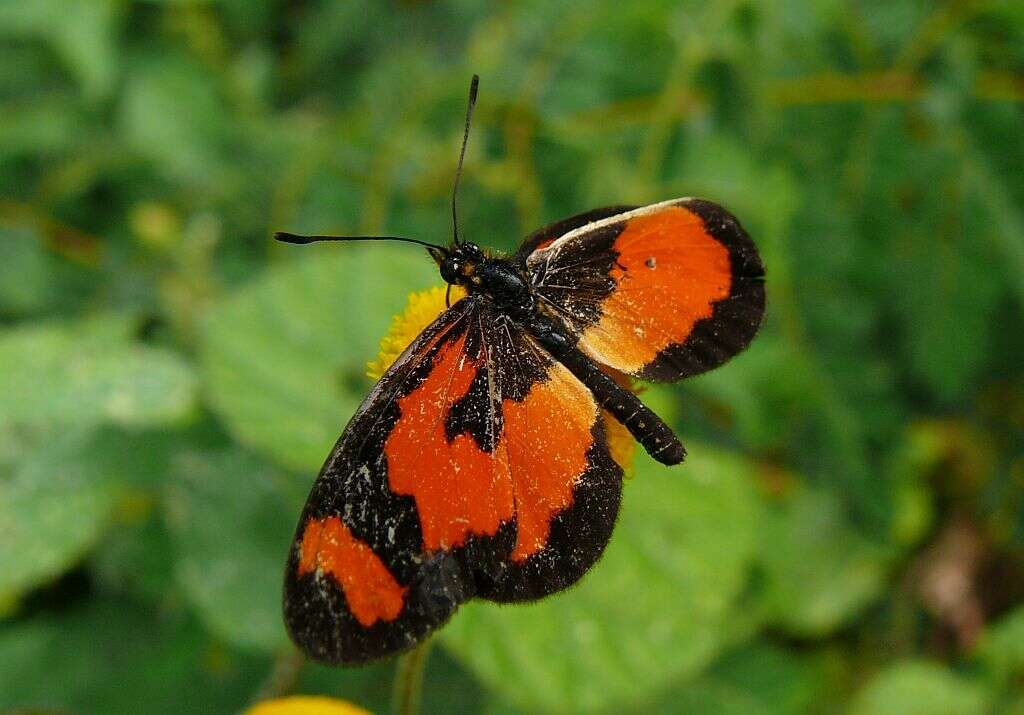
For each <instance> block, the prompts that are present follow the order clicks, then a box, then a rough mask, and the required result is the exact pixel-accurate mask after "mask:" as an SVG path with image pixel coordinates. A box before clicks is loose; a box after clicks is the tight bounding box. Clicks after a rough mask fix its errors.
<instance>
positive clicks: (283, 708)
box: [245, 695, 370, 715]
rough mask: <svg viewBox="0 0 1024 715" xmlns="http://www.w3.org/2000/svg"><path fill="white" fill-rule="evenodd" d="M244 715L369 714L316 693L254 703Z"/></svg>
mask: <svg viewBox="0 0 1024 715" xmlns="http://www.w3.org/2000/svg"><path fill="white" fill-rule="evenodd" d="M245 715H370V712H369V711H367V710H363V709H362V708H359V707H356V706H355V705H353V704H351V703H347V702H345V701H344V700H335V699H334V698H328V697H323V696H317V695H293V696H291V697H287V698H276V699H274V700H264V701H263V702H261V703H256V704H255V705H253V706H252V707H251V708H249V709H248V710H246V711H245Z"/></svg>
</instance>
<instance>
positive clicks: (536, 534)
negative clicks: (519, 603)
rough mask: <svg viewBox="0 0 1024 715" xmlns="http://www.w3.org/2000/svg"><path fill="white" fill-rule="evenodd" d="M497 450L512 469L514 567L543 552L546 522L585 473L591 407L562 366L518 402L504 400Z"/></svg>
mask: <svg viewBox="0 0 1024 715" xmlns="http://www.w3.org/2000/svg"><path fill="white" fill-rule="evenodd" d="M504 410H505V431H504V433H503V435H502V440H503V444H504V445H505V449H506V451H507V454H508V463H509V464H510V465H511V466H512V469H513V475H514V480H515V493H516V521H517V524H518V526H519V532H518V536H517V538H516V545H515V548H514V549H513V551H512V559H513V560H514V561H522V560H523V559H526V558H528V557H530V556H532V555H533V554H535V553H537V552H538V551H540V550H541V549H543V548H544V545H545V544H546V543H547V538H548V534H549V532H550V530H551V519H552V518H553V517H554V516H555V515H556V514H557V513H558V512H560V511H562V510H563V509H567V508H568V507H569V505H570V504H572V494H573V488H574V487H575V486H576V481H577V480H578V479H579V477H580V476H581V475H582V474H583V472H585V471H586V469H587V451H588V450H589V449H590V446H591V444H592V443H593V437H592V436H591V432H590V431H591V429H592V428H593V426H594V421H595V420H596V419H597V405H596V404H595V403H594V398H593V396H592V395H591V394H590V392H589V391H588V390H587V389H586V387H584V386H583V384H582V383H581V382H580V381H579V380H577V379H576V378H575V377H574V376H573V374H572V373H570V372H569V371H568V370H567V369H566V368H565V367H564V366H563V365H561V364H559V363H554V364H553V365H552V366H551V367H550V369H549V372H548V379H547V380H546V381H544V382H538V383H537V384H535V385H534V386H533V388H532V389H531V390H530V392H529V394H527V396H526V399H524V400H523V401H522V402H514V401H512V400H505V402H504Z"/></svg>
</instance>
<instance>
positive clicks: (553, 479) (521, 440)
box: [284, 298, 621, 663]
mask: <svg viewBox="0 0 1024 715" xmlns="http://www.w3.org/2000/svg"><path fill="white" fill-rule="evenodd" d="M620 492H621V470H620V468H619V467H618V465H616V464H615V463H614V462H613V461H612V460H611V458H610V456H609V455H608V450H607V445H606V443H605V440H604V434H603V429H602V424H601V417H600V411H599V410H598V409H597V405H596V403H595V402H594V399H593V396H592V395H591V394H590V392H589V391H588V390H587V389H586V388H585V387H584V386H583V385H582V384H581V383H579V381H578V380H577V379H576V378H575V377H573V375H572V374H571V373H569V372H568V370H566V369H565V368H564V367H562V366H561V365H560V364H559V363H557V362H555V361H554V360H552V359H551V358H550V356H548V355H547V354H546V353H545V352H544V351H543V350H542V349H541V348H540V347H539V346H538V345H537V344H536V343H535V342H534V341H533V339H532V338H530V336H529V335H528V334H527V333H525V332H524V331H523V330H522V329H521V328H519V327H518V326H517V325H515V324H514V323H513V322H512V321H511V320H510V319H509V318H508V317H507V316H505V315H503V314H501V313H499V312H498V311H496V310H495V309H494V308H493V307H491V306H490V304H488V303H487V302H486V301H484V300H482V299H479V298H466V299H463V300H462V301H459V302H458V303H456V304H455V305H454V306H452V308H451V309H449V310H448V311H447V312H446V313H444V314H443V315H442V316H441V317H440V318H439V319H438V320H437V321H435V323H434V324H433V325H431V326H430V327H428V328H427V329H426V330H425V331H424V332H423V334H422V335H421V336H420V337H419V338H417V340H416V341H415V342H414V343H413V345H412V346H410V348H409V349H407V350H406V351H405V353H403V355H402V356H401V357H400V358H399V359H398V360H397V361H396V363H395V364H394V365H393V366H392V367H391V368H390V369H389V370H388V372H387V373H386V374H385V375H384V377H382V378H381V381H380V382H379V383H378V385H377V386H376V387H375V388H374V390H373V392H372V393H371V394H370V395H369V397H368V398H367V399H366V401H365V402H364V403H363V405H362V406H361V407H360V409H359V411H358V412H357V413H356V415H355V416H354V417H353V419H352V421H351V422H350V423H349V426H348V427H347V428H346V430H345V432H344V434H343V435H342V436H341V438H340V439H339V440H338V443H337V445H336V446H335V448H334V450H333V451H332V453H331V455H330V456H329V458H328V460H327V463H326V464H325V465H324V468H323V470H322V471H321V473H320V476H319V477H318V478H317V481H316V483H315V484H314V486H313V490H312V492H311V494H310V497H309V500H308V502H307V504H306V508H305V510H304V511H303V514H302V517H301V519H300V523H299V527H298V530H297V533H296V539H295V543H294V546H293V548H292V552H291V555H290V559H289V563H288V568H287V572H286V583H285V604H284V608H285V620H286V623H287V624H288V628H289V631H290V632H291V634H292V637H293V639H294V640H295V641H296V642H297V643H298V644H300V645H301V646H302V647H303V648H304V649H305V650H306V651H307V652H309V653H310V654H311V655H313V656H314V657H317V658H318V659H321V660H326V661H329V662H337V663H358V662H365V661H367V660H371V659H374V658H378V657H382V656H384V655H387V654H390V653H393V652H397V651H400V650H402V649H404V648H407V647H409V646H411V645H413V644H414V643H416V642H418V641H419V640H421V639H422V638H423V637H424V636H425V635H426V634H427V633H428V632H429V631H431V630H433V629H434V628H436V627H437V626H439V625H440V624H442V623H444V621H446V620H447V619H448V618H449V617H450V615H451V614H452V613H453V612H454V610H455V609H456V608H457V607H458V605H459V604H460V603H462V602H464V601H466V600H468V599H469V598H472V597H474V596H480V597H484V598H491V599H494V600H504V601H508V600H524V599H530V598H537V597H540V596H542V595H545V594H547V593H551V592H553V591H557V590H559V589H561V588H564V587H565V586H567V585H569V584H570V583H572V582H574V581H575V580H577V579H578V578H579V577H580V576H582V574H583V573H584V572H585V571H586V570H587V569H588V568H589V566H590V565H591V564H592V563H593V562H594V561H596V559H597V558H598V556H599V555H600V554H601V552H602V550H603V549H604V546H605V544H606V543H607V540H608V537H609V536H610V533H611V529H612V526H613V525H614V521H615V516H616V514H617V511H618V503H619V496H620Z"/></svg>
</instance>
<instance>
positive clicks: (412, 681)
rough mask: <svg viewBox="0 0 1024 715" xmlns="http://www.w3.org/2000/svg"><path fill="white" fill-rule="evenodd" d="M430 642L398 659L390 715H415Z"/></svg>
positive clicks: (421, 691)
mask: <svg viewBox="0 0 1024 715" xmlns="http://www.w3.org/2000/svg"><path fill="white" fill-rule="evenodd" d="M430 645H431V643H430V640H425V641H423V642H422V643H420V644H419V645H418V646H416V647H415V648H413V649H412V650H411V651H409V652H408V653H405V654H404V655H402V656H401V657H400V658H399V659H398V665H397V667H396V668H395V686H394V689H393V690H392V693H391V712H392V715H417V713H419V711H420V698H421V696H422V694H423V672H424V671H425V670H426V666H427V655H428V654H429V653H430Z"/></svg>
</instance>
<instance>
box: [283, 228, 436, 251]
mask: <svg viewBox="0 0 1024 715" xmlns="http://www.w3.org/2000/svg"><path fill="white" fill-rule="evenodd" d="M274 238H275V239H277V240H278V241H281V242H283V243H298V244H306V243H316V242H317V241H402V242H403V243H415V244H417V245H419V246H426V247H427V248H433V249H436V250H438V251H441V252H442V253H447V252H448V249H446V248H445V247H444V246H438V245H436V244H434V243H427V242H426V241H418V240H416V239H415V238H403V237H402V236H300V235H299V234H297V233H285V232H284V231H278V232H277V233H275V234H274Z"/></svg>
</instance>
